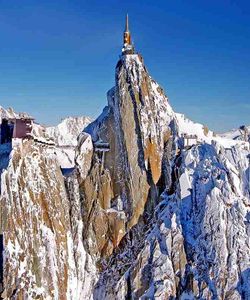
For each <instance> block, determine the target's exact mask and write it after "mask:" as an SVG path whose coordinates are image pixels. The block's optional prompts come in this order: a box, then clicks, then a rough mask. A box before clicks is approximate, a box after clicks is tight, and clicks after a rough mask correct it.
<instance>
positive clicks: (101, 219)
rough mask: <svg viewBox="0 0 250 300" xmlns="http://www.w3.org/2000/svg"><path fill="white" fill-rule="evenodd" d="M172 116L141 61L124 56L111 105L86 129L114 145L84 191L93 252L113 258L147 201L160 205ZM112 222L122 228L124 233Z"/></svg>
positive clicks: (99, 158) (96, 161)
mask: <svg viewBox="0 0 250 300" xmlns="http://www.w3.org/2000/svg"><path fill="white" fill-rule="evenodd" d="M173 118H174V114H173V111H172V109H171V108H170V106H169V104H168V100H167V98H166V96H165V95H164V93H163V91H162V89H161V88H160V87H159V86H158V85H157V83H156V82H155V81H154V80H153V79H152V78H151V77H150V76H149V74H148V72H147V70H146V68H145V66H144V63H143V60H142V57H141V56H139V55H128V56H124V57H122V58H121V60H120V61H119V62H118V64H117V67H116V85H115V87H114V88H113V89H111V90H110V91H109V92H108V107H106V108H105V110H104V112H103V114H102V115H101V116H100V117H99V118H98V119H97V120H96V121H95V122H94V123H92V124H90V125H89V126H88V127H87V128H86V130H85V131H86V132H87V133H89V134H90V135H91V137H92V140H93V143H94V144H95V143H98V142H99V141H102V142H105V143H108V144H109V147H110V150H109V151H108V152H105V153H104V152H103V153H102V152H100V151H95V154H94V156H93V160H92V167H91V169H90V171H89V174H88V176H87V178H86V179H85V180H84V181H83V183H82V184H81V188H80V190H81V193H82V198H83V203H84V207H85V209H84V211H85V212H86V225H87V226H88V227H89V229H87V232H86V239H88V237H89V236H90V237H91V249H92V250H91V249H90V251H93V247H95V245H96V247H95V248H96V249H98V251H96V249H95V251H94V253H96V254H97V255H99V256H105V255H110V254H111V253H112V251H113V249H114V248H116V247H117V245H118V244H119V241H120V240H121V238H122V237H123V236H124V235H125V233H126V231H128V230H129V229H131V228H132V227H133V226H134V225H136V224H137V223H138V220H139V218H140V216H142V215H143V214H144V212H145V205H146V203H147V202H150V203H151V208H152V207H154V206H155V205H156V204H157V201H158V196H159V195H158V188H157V184H158V182H159V180H160V178H161V175H162V157H163V152H164V145H165V144H166V142H167V141H168V140H169V139H170V138H171V135H172V133H171V128H170V123H171V122H173ZM110 210H112V213H110ZM117 222H118V223H117ZM113 224H115V227H117V226H118V227H119V228H120V229H119V234H118V233H117V232H114V230H113V229H112V228H113ZM93 227H94V228H93ZM105 228H106V229H105ZM101 237H102V238H101ZM93 241H94V243H93ZM105 241H106V243H107V241H108V245H107V244H106V243H105Z"/></svg>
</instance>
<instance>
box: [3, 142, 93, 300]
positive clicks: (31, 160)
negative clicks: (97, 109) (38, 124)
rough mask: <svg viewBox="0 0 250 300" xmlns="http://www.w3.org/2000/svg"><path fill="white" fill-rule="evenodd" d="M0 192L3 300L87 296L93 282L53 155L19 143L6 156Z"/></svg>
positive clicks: (77, 206)
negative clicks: (7, 164)
mask: <svg viewBox="0 0 250 300" xmlns="http://www.w3.org/2000/svg"><path fill="white" fill-rule="evenodd" d="M75 184H76V183H75ZM76 186H77V185H76ZM1 187H2V195H1V212H2V213H1V231H2V232H3V238H4V245H5V246H4V282H3V286H4V292H3V294H2V296H3V298H4V299H49V298H50V299H82V298H80V296H79V295H85V296H88V295H90V294H89V293H90V292H89V291H90V289H89V286H90V284H91V280H94V278H95V277H94V276H90V275H89V274H90V273H92V274H94V271H92V270H90V269H89V270H86V268H88V265H89V264H90V265H91V268H92V269H93V265H92V264H91V263H90V262H91V258H90V256H89V255H88V254H87V253H86V252H85V250H84V247H83V241H82V227H83V225H82V219H81V213H80V204H79V203H78V204H77V198H76V197H75V198H74V201H73V200H72V199H71V200H72V202H69V198H68V195H67V191H66V189H65V183H64V178H63V176H62V173H61V170H60V167H59V164H58V161H57V158H56V156H55V154H54V153H53V151H50V150H49V149H48V148H47V147H44V146H42V145H40V144H38V143H35V142H33V141H24V142H23V143H21V144H20V146H19V147H17V148H15V149H14V150H13V151H12V154H11V159H10V162H9V166H8V169H7V170H6V171H4V173H3V174H2V184H1ZM78 202H79V199H78ZM73 207H74V214H72V213H71V212H72V209H73ZM84 285H85V286H84ZM86 287H87V288H86ZM84 291H85V292H84ZM78 297H79V298H78Z"/></svg>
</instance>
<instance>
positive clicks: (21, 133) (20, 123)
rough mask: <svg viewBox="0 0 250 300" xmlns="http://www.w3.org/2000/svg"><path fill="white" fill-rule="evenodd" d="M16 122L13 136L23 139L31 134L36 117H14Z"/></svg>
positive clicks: (14, 122) (13, 120)
mask: <svg viewBox="0 0 250 300" xmlns="http://www.w3.org/2000/svg"><path fill="white" fill-rule="evenodd" d="M11 121H12V122H13V124H14V130H13V136H12V137H13V138H19V139H23V138H26V137H29V136H30V133H31V130H32V124H33V121H34V119H33V118H31V117H25V118H20V119H18V118H17V119H12V120H11Z"/></svg>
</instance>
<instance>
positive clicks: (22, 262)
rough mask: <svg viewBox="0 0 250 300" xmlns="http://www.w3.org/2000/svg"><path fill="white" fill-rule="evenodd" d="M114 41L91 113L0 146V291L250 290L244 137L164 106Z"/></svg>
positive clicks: (141, 68) (172, 295)
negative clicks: (98, 102)
mask: <svg viewBox="0 0 250 300" xmlns="http://www.w3.org/2000/svg"><path fill="white" fill-rule="evenodd" d="M127 39H128V37H127ZM124 47H125V48H124V53H125V54H124V55H122V56H121V58H120V60H119V61H118V63H117V66H116V69H115V86H114V87H113V88H112V89H110V90H109V91H108V93H107V106H106V107H105V108H104V110H103V112H102V113H101V115H100V116H99V117H98V118H97V119H96V120H95V121H93V122H91V121H90V120H89V119H87V118H86V119H74V118H69V119H67V120H66V121H63V123H62V125H60V126H58V127H56V128H49V129H48V128H47V129H45V128H42V127H41V126H40V125H37V124H36V125H35V126H33V131H32V132H31V135H30V137H29V138H24V139H22V140H19V141H15V143H13V142H12V144H11V143H3V144H1V145H0V157H1V161H0V169H1V247H0V249H1V262H2V266H3V267H2V270H1V274H0V279H1V296H2V298H3V299H58V300H63V299H68V300H70V299H72V300H82V299H95V300H99V299H117V300H120V299H164V300H165V299H235V300H236V299H250V168H249V163H250V151H249V139H245V138H244V139H243V138H233V137H231V136H229V135H228V134H224V135H217V134H216V133H214V132H212V131H210V130H209V129H208V128H207V127H206V126H203V125H201V124H198V123H194V122H192V121H191V120H189V119H187V118H186V117H185V116H184V115H182V114H178V113H175V112H174V111H173V109H172V108H171V106H170V104H169V101H168V98H167V96H166V95H165V93H164V91H163V89H162V88H161V87H160V86H159V85H158V84H157V82H156V81H154V80H153V79H152V77H151V76H150V75H149V73H148V71H147V69H146V67H145V65H144V61H143V58H142V56H141V55H139V54H135V53H134V49H133V48H132V47H126V45H125V46H124ZM2 111H4V110H3V109H2ZM4 112H5V115H6V114H7V113H6V111H4ZM11 113H12V114H13V115H16V114H15V113H14V112H12V111H11ZM9 114H10V112H9ZM77 124H78V125H77ZM79 126H81V127H82V130H81V133H80V134H79V132H80V131H79V130H78V128H79ZM72 128H73V129H72ZM246 128H247V127H246ZM77 136H78V137H77ZM244 137H245V135H244ZM76 138H77V139H76ZM67 147H70V149H71V152H70V153H71V154H70V155H71V156H70V160H69V161H70V163H69V164H68V163H67V164H66V166H65V165H64V163H65V159H66V158H65V157H67V155H68V156H69V154H67V151H66V150H65V149H67ZM72 149H73V150H72ZM62 151H64V152H65V153H66V154H65V153H64V154H65V156H64V159H62ZM72 151H73V152H74V153H73V156H72ZM68 158H69V157H68ZM72 161H73V163H72Z"/></svg>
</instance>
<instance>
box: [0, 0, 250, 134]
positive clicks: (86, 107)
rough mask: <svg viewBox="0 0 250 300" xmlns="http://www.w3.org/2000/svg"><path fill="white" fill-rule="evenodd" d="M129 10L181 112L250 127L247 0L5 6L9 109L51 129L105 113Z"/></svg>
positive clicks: (6, 0)
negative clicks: (66, 119) (70, 120)
mask: <svg viewBox="0 0 250 300" xmlns="http://www.w3.org/2000/svg"><path fill="white" fill-rule="evenodd" d="M127 12H128V13H129V16H130V29H131V33H132V39H133V41H134V43H135V46H136V49H137V50H138V51H139V52H140V53H142V55H143V57H144V60H145V63H146V66H147V68H148V70H149V72H150V74H151V76H152V77H153V78H154V79H155V80H156V81H157V82H158V83H159V84H160V85H161V86H162V87H163V88H164V90H165V92H166V93H167V95H168V97H169V99H170V103H171V105H172V106H173V108H174V109H175V110H176V111H178V112H182V113H185V114H186V115H187V116H188V117H190V118H191V119H193V120H195V121H199V122H202V123H205V124H207V125H208V126H209V127H210V128H211V129H213V130H216V131H224V130H227V129H230V128H235V127H238V126H239V125H242V124H250V100H249V99H250V2H249V1H245V0H238V1H229V0H228V1H226V0H209V1H208V0H196V1H194V0H185V1H180V0H174V1H172V0H171V1H170V0H162V1H161V0H154V1H152V0H151V1H149V0H143V1H135V0H133V1H130V0H127V1H125V0H123V1H118V0H116V1H112V0H103V1H100V0H99V1H97V0H91V1H84V0H81V1H80V0H79V1H77V0H68V1H66V0H57V1H53V0H43V1H40V0H36V1H35V0H33V1H31V0H11V1H10V0H1V1H0V41H1V46H0V105H2V106H3V107H5V108H7V107H9V106H11V107H13V108H14V109H15V110H17V111H27V112H29V113H30V114H32V115H33V116H34V117H35V118H36V119H37V121H38V122H41V123H44V124H56V123H57V122H59V121H60V119H61V118H63V117H66V116H69V115H74V116H77V115H89V116H92V117H96V116H98V115H99V113H100V112H101V111H102V109H103V107H104V106H105V105H106V92H107V91H108V89H109V88H111V87H112V86H113V85H114V68H115V65H116V63H117V60H118V57H119V54H120V52H121V46H122V33H123V30H124V20H125V14H126V13H127Z"/></svg>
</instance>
